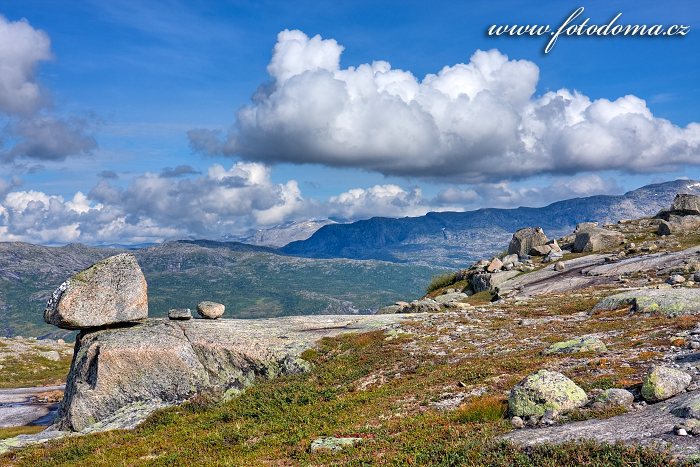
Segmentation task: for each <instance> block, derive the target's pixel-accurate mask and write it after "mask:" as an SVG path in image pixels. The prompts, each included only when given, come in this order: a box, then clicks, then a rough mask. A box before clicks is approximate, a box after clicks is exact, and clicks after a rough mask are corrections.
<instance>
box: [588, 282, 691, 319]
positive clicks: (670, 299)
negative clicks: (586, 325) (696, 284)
mask: <svg viewBox="0 0 700 467" xmlns="http://www.w3.org/2000/svg"><path fill="white" fill-rule="evenodd" d="M624 306H630V307H631V308H632V311H635V312H639V313H655V314H662V315H666V316H679V315H694V314H698V313H700V289H688V288H683V289H637V290H630V291H629V292H622V293H619V294H616V295H612V296H610V297H606V298H604V299H603V300H601V301H600V302H598V304H597V305H596V306H595V307H593V312H594V313H595V312H596V311H603V310H616V309H618V308H622V307H624Z"/></svg>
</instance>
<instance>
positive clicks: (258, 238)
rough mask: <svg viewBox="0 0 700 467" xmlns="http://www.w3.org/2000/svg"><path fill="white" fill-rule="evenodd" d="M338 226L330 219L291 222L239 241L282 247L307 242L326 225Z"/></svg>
mask: <svg viewBox="0 0 700 467" xmlns="http://www.w3.org/2000/svg"><path fill="white" fill-rule="evenodd" d="M330 224H336V222H335V221H332V220H330V219H308V220H304V221H290V222H285V223H284V224H279V225H276V226H274V227H270V228H267V229H259V230H257V231H256V232H255V233H254V234H252V235H249V236H245V237H240V238H238V240H239V241H241V242H243V243H247V244H249V245H260V246H270V247H282V246H284V245H287V244H288V243H291V242H294V241H298V240H306V239H307V238H309V237H310V236H311V235H313V234H314V233H315V232H316V231H317V230H318V229H320V228H321V227H323V226H325V225H330Z"/></svg>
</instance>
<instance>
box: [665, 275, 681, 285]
mask: <svg viewBox="0 0 700 467" xmlns="http://www.w3.org/2000/svg"><path fill="white" fill-rule="evenodd" d="M667 282H668V283H669V284H671V285H677V284H682V283H683V282H685V277H683V276H681V275H680V274H673V275H671V277H669V278H668V281H667Z"/></svg>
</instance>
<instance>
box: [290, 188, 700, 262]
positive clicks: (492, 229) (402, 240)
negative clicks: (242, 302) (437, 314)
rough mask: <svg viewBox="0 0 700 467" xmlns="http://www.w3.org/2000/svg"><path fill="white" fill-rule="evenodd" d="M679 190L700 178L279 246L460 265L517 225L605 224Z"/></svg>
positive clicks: (368, 223) (651, 210) (361, 226)
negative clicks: (543, 204) (613, 193)
mask: <svg viewBox="0 0 700 467" xmlns="http://www.w3.org/2000/svg"><path fill="white" fill-rule="evenodd" d="M679 192H684V193H694V194H700V182H698V181H695V180H675V181H672V182H665V183H658V184H653V185H647V186H644V187H641V188H638V189H636V190H633V191H630V192H627V193H625V194H623V195H599V196H590V197H586V198H574V199H569V200H564V201H558V202H555V203H552V204H550V205H548V206H545V207H541V208H529V207H519V208H515V209H497V208H486V209H478V210H475V211H466V212H430V213H428V214H426V215H425V216H420V217H406V218H402V219H392V218H385V217H373V218H371V219H367V220H362V221H357V222H353V223H349V224H338V225H327V226H324V227H322V228H320V229H319V230H318V231H317V232H316V233H314V234H313V235H312V236H311V237H309V238H308V239H307V240H303V241H296V242H292V243H290V244H288V245H286V246H285V247H283V248H282V251H283V252H285V253H287V254H292V255H300V256H306V257H312V258H353V259H380V260H385V261H394V262H410V263H419V264H431V265H439V266H443V267H449V268H459V267H463V266H465V265H466V264H467V263H468V262H469V261H472V260H475V259H478V258H482V257H486V256H489V255H492V254H495V253H497V252H500V251H501V250H503V248H504V247H505V245H506V244H507V242H508V240H509V239H510V236H511V235H512V233H513V232H514V231H515V230H517V229H519V228H521V227H524V226H532V225H539V226H542V227H543V228H544V229H545V231H546V233H547V234H548V235H549V236H550V237H551V236H556V235H563V234H565V233H568V232H570V231H571V230H572V229H573V227H574V226H575V225H576V224H577V223H579V222H586V221H598V222H607V223H609V222H617V221H618V220H620V219H627V218H638V217H644V216H650V215H654V214H656V213H657V212H658V211H659V210H661V209H662V208H666V207H668V206H669V205H670V204H671V201H672V200H673V197H674V196H675V195H676V193H679Z"/></svg>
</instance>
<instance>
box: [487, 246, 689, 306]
mask: <svg viewBox="0 0 700 467" xmlns="http://www.w3.org/2000/svg"><path fill="white" fill-rule="evenodd" d="M609 256H610V255H604V254H591V255H587V256H582V257H580V258H575V259H570V260H566V257H564V258H565V259H564V260H560V261H561V262H562V264H564V266H565V270H564V271H555V270H554V269H553V268H551V267H546V268H544V269H540V270H538V271H533V272H530V273H526V274H521V275H519V276H518V277H515V278H514V279H510V280H508V281H506V282H504V283H503V284H501V286H500V287H499V289H500V290H501V291H508V290H518V293H517V296H520V297H533V296H537V295H541V294H544V293H560V292H566V291H570V290H576V289H583V288H586V287H592V286H600V285H606V284H615V283H617V281H618V278H619V276H620V275H621V274H629V273H634V272H639V271H655V272H665V271H666V272H668V271H672V270H674V269H675V268H678V267H682V266H684V265H685V263H686V262H687V261H688V260H700V247H697V246H696V247H692V248H688V249H685V250H682V251H676V252H673V253H654V254H651V255H643V256H634V257H630V258H624V259H621V260H619V261H614V262H611V263H606V262H605V258H606V257H609Z"/></svg>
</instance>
